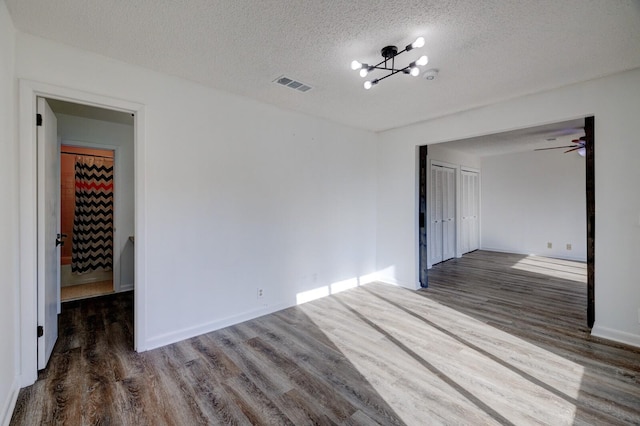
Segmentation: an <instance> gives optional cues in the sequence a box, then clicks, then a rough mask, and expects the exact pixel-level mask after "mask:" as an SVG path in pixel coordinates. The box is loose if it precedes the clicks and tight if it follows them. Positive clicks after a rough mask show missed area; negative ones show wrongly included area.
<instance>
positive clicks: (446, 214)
mask: <svg viewBox="0 0 640 426" xmlns="http://www.w3.org/2000/svg"><path fill="white" fill-rule="evenodd" d="M455 173H456V171H455V169H450V168H448V167H443V168H442V260H443V261H445V260H449V259H453V258H454V257H455V255H456V174H455Z"/></svg>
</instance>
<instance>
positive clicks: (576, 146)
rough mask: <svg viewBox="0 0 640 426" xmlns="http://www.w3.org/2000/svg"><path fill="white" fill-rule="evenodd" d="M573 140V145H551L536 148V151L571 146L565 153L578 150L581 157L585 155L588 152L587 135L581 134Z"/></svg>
mask: <svg viewBox="0 0 640 426" xmlns="http://www.w3.org/2000/svg"><path fill="white" fill-rule="evenodd" d="M571 142H572V143H573V145H564V146H554V147H551V148H538V149H534V151H546V150H548V149H562V148H569V149H568V150H566V151H565V152H564V153H565V154H566V153H567V152H571V151H578V154H579V155H580V156H581V157H584V156H585V154H586V153H587V150H586V145H587V137H586V136H581V137H580V138H578V139H573V140H572V141H571Z"/></svg>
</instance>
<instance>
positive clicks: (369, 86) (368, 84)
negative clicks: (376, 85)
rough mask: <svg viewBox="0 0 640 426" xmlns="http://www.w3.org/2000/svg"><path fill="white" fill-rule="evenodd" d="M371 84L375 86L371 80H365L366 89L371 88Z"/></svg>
mask: <svg viewBox="0 0 640 426" xmlns="http://www.w3.org/2000/svg"><path fill="white" fill-rule="evenodd" d="M371 86H373V84H371V82H370V81H365V82H364V88H365V89H367V90H369V89H371Z"/></svg>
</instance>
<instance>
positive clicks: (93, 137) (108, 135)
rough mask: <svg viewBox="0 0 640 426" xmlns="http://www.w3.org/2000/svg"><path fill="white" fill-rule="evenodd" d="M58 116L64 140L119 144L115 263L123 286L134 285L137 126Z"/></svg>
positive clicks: (125, 287) (64, 142)
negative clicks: (134, 131)
mask: <svg viewBox="0 0 640 426" xmlns="http://www.w3.org/2000/svg"><path fill="white" fill-rule="evenodd" d="M56 117H57V118H58V136H60V137H61V138H62V143H63V144H69V143H70V144H75V143H76V142H77V141H80V142H87V143H90V144H94V145H96V144H97V145H105V146H111V147H117V148H118V154H117V156H118V158H117V163H116V164H115V191H114V194H115V200H114V201H115V206H116V212H115V215H114V227H115V229H116V232H117V234H118V247H114V251H113V253H114V266H115V265H116V264H117V265H119V270H120V287H121V289H122V290H129V289H132V288H133V243H132V242H131V241H129V236H130V235H134V193H133V192H134V191H133V184H134V181H133V171H134V166H133V126H130V125H126V124H120V123H112V122H108V121H101V120H93V119H89V118H84V117H77V116H72V115H66V114H56ZM114 271H115V268H114Z"/></svg>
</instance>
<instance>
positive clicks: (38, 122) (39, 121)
mask: <svg viewBox="0 0 640 426" xmlns="http://www.w3.org/2000/svg"><path fill="white" fill-rule="evenodd" d="M36 126H42V114H36Z"/></svg>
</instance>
